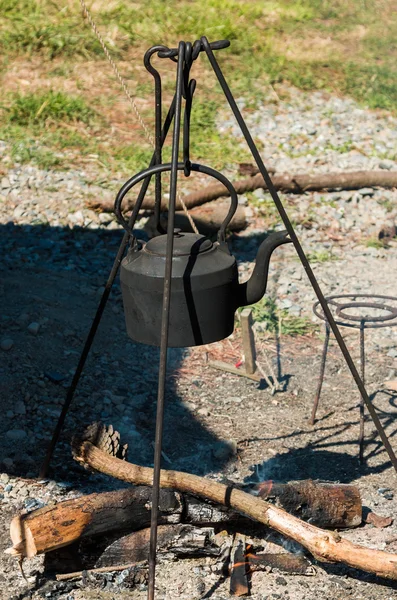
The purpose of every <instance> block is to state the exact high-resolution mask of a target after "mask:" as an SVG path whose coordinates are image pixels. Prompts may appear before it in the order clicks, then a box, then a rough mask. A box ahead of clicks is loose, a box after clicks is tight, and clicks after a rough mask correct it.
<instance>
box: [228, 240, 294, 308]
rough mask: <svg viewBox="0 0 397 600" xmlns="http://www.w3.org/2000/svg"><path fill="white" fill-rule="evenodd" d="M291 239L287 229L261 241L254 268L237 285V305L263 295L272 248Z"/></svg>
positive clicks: (243, 304)
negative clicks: (248, 276)
mask: <svg viewBox="0 0 397 600" xmlns="http://www.w3.org/2000/svg"><path fill="white" fill-rule="evenodd" d="M291 241H292V240H291V239H290V238H289V237H288V233H287V231H285V230H283V231H277V232H275V233H271V234H270V235H269V236H268V237H267V238H266V239H265V240H264V241H263V242H262V244H261V245H260V246H259V250H258V254H257V256H256V262H255V268H254V271H253V273H252V275H251V277H250V279H249V280H248V281H246V282H245V283H241V284H240V285H239V286H238V306H247V305H249V304H255V303H256V302H258V301H259V300H260V299H261V298H262V297H263V296H264V294H265V292H266V286H267V277H268V273H269V262H270V257H271V255H272V253H273V250H275V249H276V248H277V247H278V246H281V245H282V244H287V243H288V242H291Z"/></svg>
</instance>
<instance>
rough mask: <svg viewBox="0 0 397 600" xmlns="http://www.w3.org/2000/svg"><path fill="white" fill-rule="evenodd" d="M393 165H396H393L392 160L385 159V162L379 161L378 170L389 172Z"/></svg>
mask: <svg viewBox="0 0 397 600" xmlns="http://www.w3.org/2000/svg"><path fill="white" fill-rule="evenodd" d="M395 164H396V163H395V162H393V161H392V160H389V159H385V160H381V161H380V163H379V168H380V169H386V170H387V171H389V170H390V169H392V168H393V166H394V165H395Z"/></svg>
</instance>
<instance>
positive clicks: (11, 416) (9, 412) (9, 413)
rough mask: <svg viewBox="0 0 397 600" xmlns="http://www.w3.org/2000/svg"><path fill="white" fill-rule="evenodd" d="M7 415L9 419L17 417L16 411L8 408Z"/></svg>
mask: <svg viewBox="0 0 397 600" xmlns="http://www.w3.org/2000/svg"><path fill="white" fill-rule="evenodd" d="M6 417H7V419H13V418H14V417H15V415H14V412H13V411H12V410H7V412H6Z"/></svg>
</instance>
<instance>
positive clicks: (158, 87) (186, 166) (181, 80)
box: [40, 37, 397, 600]
mask: <svg viewBox="0 0 397 600" xmlns="http://www.w3.org/2000/svg"><path fill="white" fill-rule="evenodd" d="M229 45H230V42H228V41H227V40H223V41H219V42H213V43H211V44H210V43H209V42H208V40H207V38H206V37H202V38H201V39H200V40H197V41H196V42H194V44H191V43H190V42H179V45H178V48H168V47H166V46H163V45H157V46H153V47H152V48H150V49H149V50H148V51H147V52H146V54H145V58H144V64H145V67H146V69H147V70H148V71H149V73H151V75H152V76H153V78H154V86H155V151H154V153H153V157H152V160H151V162H150V166H149V168H148V169H146V170H145V171H142V172H141V173H139V174H138V175H136V176H134V177H131V178H130V179H129V180H128V181H127V182H126V183H125V184H124V185H123V186H122V188H121V189H120V191H119V193H118V194H117V197H116V202H115V212H116V215H117V217H118V219H119V221H120V223H122V225H123V227H124V228H125V229H126V231H125V233H124V236H123V239H122V241H121V244H120V248H119V250H118V253H117V256H116V258H115V261H114V264H113V267H112V269H111V272H110V274H109V277H108V280H107V282H106V285H105V288H104V292H103V295H102V298H101V300H100V302H99V306H98V309H97V312H96V314H95V318H94V320H93V323H92V325H91V329H90V331H89V334H88V336H87V339H86V342H85V345H84V348H83V351H82V354H81V356H80V359H79V362H78V365H77V368H76V372H75V374H74V376H73V379H72V383H71V386H70V388H69V390H68V393H67V396H66V400H65V403H64V405H63V408H62V411H61V415H60V417H59V420H58V423H57V425H56V427H55V430H54V433H53V437H52V440H51V443H50V445H49V448H48V451H47V455H46V458H45V460H44V463H43V466H42V469H41V473H40V476H41V477H43V476H45V475H46V473H47V470H48V467H49V463H50V460H51V457H52V454H53V452H54V448H55V446H56V444H57V441H58V439H59V435H60V433H61V431H62V428H63V424H64V421H65V418H66V415H67V412H68V410H69V407H70V405H71V402H72V400H73V397H74V393H75V390H76V387H77V384H78V382H79V379H80V376H81V374H82V371H83V368H84V365H85V362H86V359H87V356H88V354H89V351H90V348H91V345H92V342H93V340H94V337H95V334H96V331H97V329H98V326H99V323H100V321H101V318H102V315H103V312H104V309H105V306H106V303H107V300H108V298H109V295H110V291H111V288H112V285H113V282H114V280H115V278H116V275H117V272H118V270H119V267H120V264H121V268H122V269H123V265H124V266H125V265H126V263H125V261H126V260H127V263H128V255H127V257H126V258H125V259H124V260H123V262H122V259H123V256H124V253H125V251H126V249H127V246H129V250H128V253H129V254H130V253H131V252H132V253H133V252H134V251H135V250H136V251H139V250H140V249H141V246H140V245H139V242H138V241H137V240H136V238H135V237H134V234H133V227H134V224H135V221H136V219H137V216H138V213H139V210H140V208H141V206H142V203H143V201H144V198H145V195H146V192H147V189H148V186H149V183H150V181H151V179H152V177H153V176H155V219H156V223H157V229H158V231H159V233H162V234H165V232H164V231H163V230H162V229H161V226H160V210H161V201H162V192H161V173H164V172H169V173H170V187H169V203H168V226H167V233H166V235H163V237H165V238H166V243H164V244H163V248H165V250H164V254H163V256H164V262H165V265H164V269H163V276H162V277H163V279H162V281H163V288H162V290H163V291H162V309H161V310H160V311H158V312H157V314H156V315H155V316H156V317H157V318H160V324H161V327H159V331H157V332H155V333H156V336H157V341H156V344H155V345H158V346H160V365H159V378H158V395H157V416H156V435H155V454H154V477H153V495H152V514H151V536H150V552H149V585H148V599H149V600H153V598H154V589H155V588H154V586H155V566H156V543H157V515H158V499H159V487H160V463H161V450H162V434H163V414H164V392H165V382H166V367H167V348H168V345H172V344H171V342H172V340H173V338H174V337H175V335H176V334H178V328H177V327H176V328H174V327H171V328H170V327H169V325H170V315H171V322H172V319H173V314H172V310H171V311H170V308H171V304H172V303H171V304H170V301H171V297H172V295H173V287H172V286H171V281H172V280H173V277H172V274H173V263H175V265H174V266H175V270H177V267H178V264H180V263H179V258H180V257H176V259H175V260H174V235H175V233H174V217H175V208H176V197H177V179H178V171H182V172H183V174H184V175H185V176H186V177H189V176H190V173H191V171H194V170H196V171H201V172H204V173H207V174H212V176H215V174H214V170H213V169H209V168H208V167H206V168H205V169H206V170H205V169H204V170H203V169H202V166H200V165H194V164H193V163H191V162H190V158H189V148H190V112H191V108H192V100H193V94H194V91H195V88H196V81H195V80H194V79H190V70H191V68H192V66H193V63H194V61H195V60H196V59H197V58H198V57H199V55H200V54H201V53H202V52H204V53H205V54H206V56H207V58H208V60H209V62H210V65H211V67H212V69H213V71H214V73H215V75H216V77H217V79H218V82H219V84H220V86H221V88H222V90H223V93H224V95H225V97H226V99H227V101H228V103H229V106H230V108H231V110H232V112H233V114H234V116H235V118H236V120H237V122H238V125H239V127H240V129H241V131H242V133H243V135H244V138H245V140H246V142H247V144H248V147H249V149H250V151H251V153H252V156H253V158H254V160H255V162H256V164H257V166H258V169H259V172H260V173H261V175H262V177H263V179H264V182H265V185H266V187H267V189H268V191H269V193H270V195H271V196H272V199H273V201H274V204H275V206H276V208H277V210H278V212H279V214H280V217H281V219H282V221H283V223H284V225H285V229H286V233H285V235H287V234H288V236H289V240H286V241H292V243H293V244H294V247H295V250H296V252H297V254H298V256H299V258H300V260H301V262H302V265H303V267H304V269H305V271H306V273H307V275H308V277H309V280H310V283H311V285H312V287H313V290H314V292H315V294H316V296H317V298H318V300H319V303H320V305H321V307H322V310H323V312H324V314H325V317H326V319H327V322H328V323H329V327H330V329H331V330H332V332H333V334H334V335H335V338H336V340H337V342H338V344H339V347H340V349H341V351H342V354H343V356H344V358H345V360H346V363H347V365H348V367H349V369H350V371H351V373H352V376H353V378H354V380H355V382H356V384H357V387H358V389H359V391H360V394H361V396H362V397H363V399H364V402H365V404H366V406H367V408H368V411H369V413H370V415H371V417H372V419H373V421H374V424H375V426H376V429H377V431H378V433H379V436H380V438H381V440H382V442H383V444H384V446H385V448H386V451H387V453H388V455H389V458H390V460H391V462H392V464H393V467H394V469H395V470H396V472H397V458H396V456H395V454H394V451H393V449H392V447H391V445H390V442H389V440H388V438H387V435H386V433H385V430H384V428H383V426H382V424H381V423H380V421H379V418H378V416H377V414H376V411H375V409H374V407H373V405H372V403H371V400H370V398H369V396H368V394H367V392H366V390H365V387H364V383H363V381H362V379H361V377H360V374H359V372H358V370H357V368H356V366H355V364H354V362H353V359H352V357H351V356H350V353H349V351H348V349H347V347H346V344H345V342H344V340H343V337H342V335H341V333H340V331H339V328H338V325H337V323H336V322H335V320H334V318H333V316H332V313H331V311H330V309H329V307H328V305H327V302H326V299H325V297H324V295H323V293H322V291H321V289H320V286H319V284H318V282H317V279H316V278H315V275H314V273H313V271H312V269H311V266H310V264H309V262H308V259H307V257H306V254H305V252H304V251H303V248H302V246H301V244H300V241H299V239H298V237H297V235H296V233H295V230H294V228H293V226H292V224H291V221H290V219H289V217H288V215H287V213H286V211H285V209H284V206H283V204H282V202H281V200H280V198H279V196H278V194H277V191H276V189H275V187H274V185H273V183H272V180H271V179H270V176H269V173H268V171H267V169H266V167H265V165H264V163H263V161H262V158H261V156H260V154H259V151H258V149H257V147H256V145H255V143H254V141H253V139H252V137H251V134H250V132H249V130H248V128H247V126H246V124H245V121H244V119H243V117H242V115H241V113H240V110H239V108H238V106H237V103H236V101H235V99H234V97H233V95H232V93H231V91H230V88H229V86H228V84H227V82H226V80H225V77H224V75H223V73H222V71H221V69H220V66H219V64H218V62H217V60H216V58H215V55H214V50H221V49H223V48H227V47H228V46H229ZM154 55H157V57H158V58H159V59H161V60H167V61H169V60H171V61H173V62H174V63H176V71H177V75H176V84H175V94H174V98H173V100H172V102H171V104H170V106H169V109H168V113H167V116H166V118H165V120H164V122H163V123H162V83H161V76H160V73H159V72H158V71H157V70H156V69H155V68H154V67H153V65H152V63H151V59H152V57H153V56H154ZM183 102H184V111H183V110H182V104H183ZM181 120H183V143H182V146H183V162H178V161H179V146H180V134H181V131H182V127H181ZM172 122H173V135H172V159H171V162H170V163H167V164H163V162H162V147H163V145H164V142H165V139H166V137H167V134H168V131H169V129H170V127H171V124H172ZM216 176H217V178H218V181H222V183H224V185H226V187H228V189H229V193H230V195H231V197H232V202H233V204H236V192H235V190H234V188H233V186H232V184H231V183H230V182H228V180H227V179H226V178H225V177H224V176H223V175H222V174H220V173H217V174H216ZM140 182H142V185H141V188H140V191H139V193H138V195H137V198H136V201H135V205H134V208H133V211H132V214H131V216H130V218H129V220H128V223H126V221H124V219H123V217H122V215H121V202H122V200H123V198H124V197H125V195H126V194H127V193H128V191H129V190H130V189H131V188H132V187H133V186H134V185H135V184H137V183H140ZM228 218H229V217H227V219H228ZM227 219H226V220H225V222H224V229H225V227H226V224H227ZM224 229H223V231H220V235H221V239H220V241H218V242H217V244H218V245H217V246H216V248H217V254H218V255H219V251H222V252H223V251H225V252H227V251H228V250H227V245H226V243H225V242H224V239H223V236H224ZM190 235H193V234H190ZM218 235H219V234H218ZM177 238H178V234H177ZM155 239H158V238H155ZM151 241H152V240H151ZM149 243H151V242H149ZM178 243H179V242H178V239H176V240H175V244H176V245H177V244H178ZM281 243H284V242H281ZM222 244H224V245H223V246H222ZM152 245H153V244H152ZM155 245H156V244H155ZM221 248H223V250H220V249H221ZM193 254H194V255H193ZM193 254H192V255H191V259H192V260H191V263H192V265H193V264H194V262H195V261H196V260H200V261H201V259H199V258H198V257H199V256H200V254H196V253H193ZM203 255H205V252H203ZM225 256H226V254H225ZM192 265H190V266H192ZM146 274H147V275H148V276H150V270H149V271H147V272H146ZM189 281H190V279H189V277H187V279H186V283H187V287H186V294H187V295H188V294H191V293H192V289H190V288H189ZM176 288H177V286H175V290H176ZM130 291H131V292H132V291H133V288H131V290H130ZM141 291H145V290H141ZM176 291H177V290H176ZM201 291H203V290H201ZM123 299H124V296H123ZM223 302H224V303H225V305H227V296H224V297H222V303H223ZM203 303H204V304H205V302H203ZM207 304H208V312H209V316H213V314H217V315H219V316H220V318H223V312H222V310H221V309H220V307H219V305H217V306H216V307H215V306H214V303H211V302H208V303H207ZM215 308H216V309H217V311H214V309H215ZM174 312H175V311H174ZM193 312H194V311H193ZM126 316H128V315H127V314H126ZM193 317H194V315H193ZM193 317H192V322H191V324H190V325H189V327H191V328H193V330H194V328H195V325H196V324H195V323H194V318H193ZM127 325H128V323H127ZM130 325H131V322H130ZM138 325H139V327H140V326H141V323H140V322H139V323H138ZM228 327H229V325H228ZM230 328H231V329H232V328H233V319H230ZM215 329H216V327H215ZM151 333H153V331H152V332H151ZM208 333H209V334H210V333H211V328H209V329H208ZM230 333H231V331H228V332H226V326H225V335H224V336H223V337H227V335H229V334H230ZM218 339H221V338H220V337H218ZM169 341H170V344H169V343H168V342H169ZM201 343H203V342H201ZM204 343H205V342H204ZM180 345H186V346H188V345H194V344H192V343H189V344H180ZM196 345H199V343H197V344H196ZM230 493H231V494H233V490H232V489H231V490H230Z"/></svg>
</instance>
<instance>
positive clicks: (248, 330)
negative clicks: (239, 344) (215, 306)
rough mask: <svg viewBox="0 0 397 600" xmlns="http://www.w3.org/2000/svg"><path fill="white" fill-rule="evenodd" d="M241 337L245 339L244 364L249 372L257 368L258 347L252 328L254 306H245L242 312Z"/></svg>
mask: <svg viewBox="0 0 397 600" xmlns="http://www.w3.org/2000/svg"><path fill="white" fill-rule="evenodd" d="M240 322H241V337H242V339H243V352H244V366H245V371H246V373H247V374H249V375H252V374H253V373H255V370H256V349H255V339H254V332H253V330H252V308H244V309H243V310H242V311H241V313H240Z"/></svg>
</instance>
